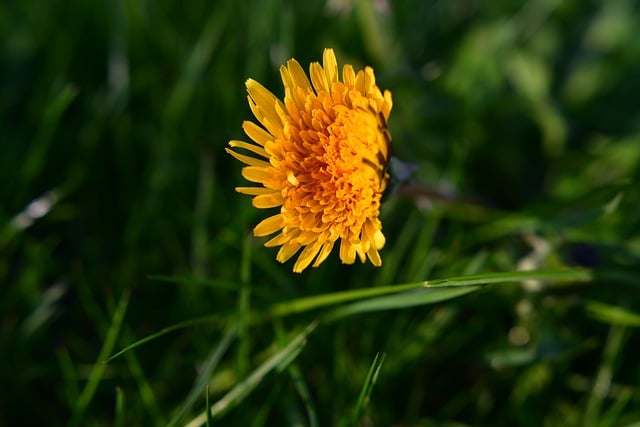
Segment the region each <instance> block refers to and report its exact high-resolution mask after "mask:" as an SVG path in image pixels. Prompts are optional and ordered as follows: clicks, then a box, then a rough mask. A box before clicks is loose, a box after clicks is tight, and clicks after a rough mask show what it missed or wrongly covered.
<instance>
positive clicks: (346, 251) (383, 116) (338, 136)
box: [226, 49, 392, 272]
mask: <svg viewBox="0 0 640 427" xmlns="http://www.w3.org/2000/svg"><path fill="white" fill-rule="evenodd" d="M280 75H281V76H282V82H283V84H284V90H285V94H284V100H283V101H281V100H279V99H278V98H276V96H275V95H273V94H272V93H271V92H270V91H269V90H267V89H266V88H264V87H263V86H262V85H260V83H258V82H256V81H254V80H251V79H249V80H247V82H246V86H247V91H248V93H249V96H248V99H249V106H250V107H251V111H252V112H253V114H254V115H255V117H256V119H257V120H258V121H259V122H260V124H261V126H260V125H257V124H255V123H253V122H249V121H245V122H244V123H243V126H242V127H243V129H244V131H245V133H246V134H247V136H248V137H249V138H250V139H251V140H252V141H253V142H251V143H247V142H243V141H230V142H229V145H230V147H231V148H227V149H226V150H227V152H228V153H229V154H231V155H232V156H233V157H235V158H236V159H238V160H240V161H241V162H243V163H245V164H246V166H245V167H244V168H243V169H242V176H243V177H244V178H245V179H247V180H248V181H251V182H254V183H257V184H260V185H261V186H259V187H238V188H236V190H237V191H238V192H240V193H243V194H249V195H252V196H254V198H253V205H254V206H255V207H257V208H278V207H279V208H280V211H279V213H277V214H276V215H273V216H270V217H268V218H266V219H264V220H263V221H262V222H260V223H259V224H258V225H257V226H256V227H255V228H254V230H253V232H254V234H255V235H256V236H267V235H270V234H274V233H278V234H277V235H276V236H275V237H273V238H272V239H271V240H269V241H267V242H266V243H265V246H280V250H279V252H278V254H277V260H278V261H280V262H285V261H287V260H288V259H290V258H291V257H292V256H294V255H295V254H296V253H297V252H298V251H299V250H300V249H301V248H304V249H303V250H302V252H301V253H300V255H299V256H298V259H297V261H296V263H295V265H294V266H293V270H294V271H295V272H301V271H302V270H304V269H305V268H307V267H308V266H309V265H310V264H311V263H312V262H313V266H314V267H317V266H318V265H320V264H321V263H322V262H323V261H324V260H325V259H326V258H327V256H328V255H329V254H330V253H331V250H332V249H333V247H334V245H335V244H336V242H337V241H338V240H340V259H341V260H342V262H343V263H346V264H352V263H353V262H354V261H355V258H356V255H357V256H358V257H359V258H360V260H361V261H362V262H364V261H365V260H366V259H367V258H368V259H369V260H371V262H372V263H373V264H374V265H376V266H380V265H381V263H382V260H381V258H380V254H379V252H378V251H379V250H380V249H382V247H383V246H384V243H385V238H384V235H383V234H382V224H381V223H380V220H379V218H378V216H379V213H380V199H381V197H382V193H383V192H384V190H385V188H386V186H387V181H388V175H387V173H386V167H387V163H388V160H389V156H390V154H391V153H390V143H391V137H390V135H389V132H388V131H387V120H388V118H389V113H390V111H391V106H392V101H391V93H390V92H389V91H385V92H384V93H382V92H381V91H380V89H379V88H378V86H376V82H375V76H374V74H373V70H372V69H371V68H370V67H366V68H365V69H364V70H360V71H358V72H357V73H356V72H355V71H354V69H353V67H352V66H351V65H345V66H344V67H343V69H342V79H340V78H339V76H338V64H337V61H336V57H335V54H334V53H333V50H332V49H325V51H324V56H323V65H320V64H319V63H317V62H314V63H312V64H311V65H310V66H309V75H310V77H311V82H309V79H308V78H307V75H306V74H305V72H304V71H303V69H302V67H301V66H300V64H299V63H298V62H297V61H296V60H295V59H290V60H289V61H288V62H287V64H286V65H283V66H282V67H280ZM238 149H241V150H245V151H247V152H249V153H251V154H252V155H246V154H241V153H240V152H238Z"/></svg>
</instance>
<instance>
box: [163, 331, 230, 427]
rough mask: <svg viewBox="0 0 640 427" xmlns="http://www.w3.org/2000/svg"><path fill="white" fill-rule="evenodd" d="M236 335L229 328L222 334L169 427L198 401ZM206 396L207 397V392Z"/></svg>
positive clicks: (176, 422)
mask: <svg viewBox="0 0 640 427" xmlns="http://www.w3.org/2000/svg"><path fill="white" fill-rule="evenodd" d="M237 334H238V331H237V328H229V330H228V331H227V332H226V333H225V334H224V336H223V337H222V339H221V340H220V342H219V343H218V345H217V346H216V347H215V349H213V351H212V352H211V354H210V355H209V357H208V358H207V360H206V362H205V363H204V367H203V369H202V372H201V373H200V375H199V376H198V378H197V379H196V381H195V382H194V384H193V387H191V391H190V392H189V394H188V395H187V398H186V399H185V401H184V403H183V404H182V406H181V407H180V409H179V410H178V412H177V413H176V415H175V416H174V417H173V418H172V419H171V421H170V422H169V424H168V425H169V426H174V425H176V424H178V422H179V421H180V419H181V418H182V417H183V416H184V414H185V413H186V412H187V411H188V410H189V409H190V408H191V407H192V406H193V404H194V403H195V402H196V400H197V399H198V396H200V393H202V390H203V389H204V388H205V386H206V384H207V382H208V381H209V379H210V378H211V375H212V374H213V372H214V371H215V369H216V367H217V366H218V364H219V363H220V360H221V359H222V356H223V355H224V354H225V353H226V351H227V350H228V349H229V345H231V342H232V341H233V339H234V338H236V336H237ZM207 395H208V392H207Z"/></svg>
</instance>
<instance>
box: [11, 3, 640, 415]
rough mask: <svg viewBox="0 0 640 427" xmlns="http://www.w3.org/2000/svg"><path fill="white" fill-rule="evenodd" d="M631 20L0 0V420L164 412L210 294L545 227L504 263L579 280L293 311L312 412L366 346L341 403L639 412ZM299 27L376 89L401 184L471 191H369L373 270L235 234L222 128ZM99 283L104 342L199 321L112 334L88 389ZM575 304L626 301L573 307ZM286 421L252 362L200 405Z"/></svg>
mask: <svg viewBox="0 0 640 427" xmlns="http://www.w3.org/2000/svg"><path fill="white" fill-rule="evenodd" d="M639 25H640V11H639V8H638V6H636V2H635V1H633V0H607V1H595V0H592V1H579V2H571V1H562V0H539V1H529V2H523V1H515V0H493V1H486V2H483V1H472V0H466V1H465V0H452V1H421V0H397V1H391V0H389V1H384V0H382V1H375V2H369V1H366V0H361V1H355V2H351V1H348V0H343V1H340V0H335V1H330V2H324V1H320V0H312V1H305V2H302V1H301V2H296V1H285V0H282V1H258V0H256V1H250V0H236V1H204V0H193V1H190V2H185V3H181V2H170V1H164V0H161V1H144V0H131V1H125V0H112V1H101V2H92V1H79V0H67V1H44V2H36V1H6V2H3V3H2V5H1V6H0V69H1V71H0V72H1V78H0V79H1V80H0V119H1V120H2V122H1V125H0V197H1V198H0V357H1V359H0V381H1V383H0V384H2V387H1V388H0V390H1V391H0V425H7V426H9V425H50V426H56V425H66V424H67V423H68V422H70V420H72V421H73V423H75V424H76V425H86V426H109V425H114V424H118V423H119V424H120V425H127V426H129V425H158V426H162V425H166V424H167V423H168V421H169V420H170V419H172V417H174V416H175V415H176V412H177V410H178V409H179V408H180V407H181V405H182V404H183V403H184V401H185V399H186V396H187V394H188V392H189V390H190V387H191V386H192V384H193V382H194V381H195V379H196V378H197V375H198V369H200V368H201V364H202V362H203V360H205V358H206V357H207V356H208V354H209V353H210V352H211V351H212V349H214V348H215V347H216V346H217V345H218V343H219V342H220V339H221V337H222V332H223V328H224V325H225V324H228V323H230V322H232V319H234V316H235V314H236V312H240V311H242V310H251V311H259V310H262V309H264V308H266V307H268V306H269V305H270V304H273V303H277V302H280V301H285V300H289V299H293V298H300V297H303V296H308V295H312V294H318V293H328V292H334V291H339V290H344V289H357V288H364V287H370V286H378V285H392V284H396V283H407V282H412V281H418V280H425V279H431V278H446V277H454V276H461V275H465V274H474V273H479V272H500V271H507V272H508V271H515V270H517V269H518V268H520V267H522V265H521V262H522V260H523V258H524V257H526V256H528V255H529V254H530V252H531V250H532V247H531V242H537V244H538V247H539V248H540V247H542V246H545V245H546V246H545V247H546V249H548V250H547V251H546V252H545V251H544V250H543V251H542V252H541V253H540V256H539V257H538V258H537V259H536V260H534V262H532V263H531V264H530V266H531V267H535V268H541V269H543V268H558V267H567V266H572V267H575V266H578V267H580V266H581V267H587V268H593V269H594V272H595V273H594V274H595V279H594V281H593V282H592V283H590V284H587V285H576V286H570V285H567V286H564V287H561V288H558V287H555V286H546V287H544V286H543V288H542V290H532V288H530V287H529V288H527V287H526V286H522V285H519V284H514V285H511V286H502V287H487V288H485V289H483V290H482V291H480V292H476V293H473V294H471V295H468V296H464V297H461V298H458V299H455V300H452V301H448V302H443V303H440V304H438V305H434V306H423V307H416V308H407V309H402V310H397V311H387V312H379V313H373V314H362V315H357V316H353V317H349V318H346V319H344V320H341V321H337V322H335V323H329V324H322V325H320V326H319V328H318V329H317V330H316V331H314V333H313V334H312V335H311V336H310V337H309V339H308V343H307V346H306V347H305V349H304V350H303V352H302V354H301V355H300V356H299V359H298V360H297V362H296V365H295V366H296V368H297V369H298V370H299V372H300V374H301V377H302V381H303V383H304V384H305V385H306V389H307V390H308V391H309V392H310V395H311V402H312V405H313V409H312V412H313V413H315V414H316V415H317V418H318V420H319V425H322V426H327V425H329V426H330V425H338V424H340V423H342V422H346V421H345V420H347V419H348V415H349V414H350V411H351V410H352V408H353V406H354V405H355V402H356V401H357V398H358V393H359V390H360V387H361V386H362V384H363V382H364V378H365V376H366V373H367V370H368V368H369V366H370V363H371V361H372V360H373V358H374V356H375V354H376V353H377V352H384V353H385V354H386V359H385V363H384V365H383V367H382V369H381V371H380V375H379V378H378V382H377V384H376V385H375V387H374V389H373V394H372V396H371V401H370V403H369V406H368V408H367V415H366V417H364V418H363V419H361V420H360V422H359V425H362V426H367V425H375V426H390V425H397V426H413V425H420V426H431V425H451V426H453V425H485V426H499V425H502V426H513V425H523V426H541V425H547V426H565V425H566V426H586V425H592V426H622V425H629V424H630V423H632V422H635V421H638V420H639V419H640V388H639V386H638V384H639V383H640V367H639V365H638V358H639V357H640V342H639V339H640V336H639V335H638V332H637V329H636V328H637V326H638V325H639V324H640V322H638V321H637V319H636V320H635V323H634V321H633V319H635V318H630V317H628V315H630V314H633V313H640V294H639V289H640V288H639V285H640V271H639V267H638V265H639V263H640V233H639V230H640V208H639V207H640V192H639V191H638V182H639V181H640V78H639V77H640V41H639V39H638V29H639V28H640V27H639ZM325 47H333V48H334V49H335V51H336V53H337V56H338V60H339V61H340V63H345V62H348V63H352V64H354V65H355V66H356V67H357V68H361V67H363V66H365V65H371V66H373V67H374V69H375V71H376V76H377V81H378V84H379V86H380V87H381V88H383V89H389V90H390V91H392V93H393V99H394V108H393V110H392V114H391V119H390V122H389V126H390V130H391V133H392V135H393V150H394V154H395V155H396V156H397V157H399V158H400V159H403V160H407V161H411V162H413V163H415V164H416V165H417V166H418V168H419V169H418V172H417V173H416V175H415V179H416V181H417V182H419V183H420V184H421V185H429V186H433V185H438V186H441V187H444V188H453V189H455V190H456V191H457V193H458V194H459V195H460V197H461V198H462V199H464V200H472V201H473V202H466V201H462V202H455V203H443V202H439V201H437V200H436V201H432V204H431V205H430V206H427V205H426V204H425V200H424V198H422V197H418V196H416V195H415V194H412V196H410V197H404V198H398V197H396V198H394V197H391V198H390V199H389V201H388V202H387V203H386V204H385V207H384V209H383V214H382V220H383V224H384V231H385V235H386V237H387V246H386V247H385V249H384V250H383V251H382V257H383V267H382V268H381V269H375V268H374V267H372V266H371V265H370V264H366V265H359V264H358V265H355V266H342V265H340V263H339V259H338V257H337V255H336V254H332V256H331V257H329V259H328V260H327V261H326V262H325V263H324V264H323V265H322V266H321V267H320V268H318V269H309V270H308V271H306V272H304V273H303V274H302V275H296V274H293V273H292V272H291V268H292V263H288V264H285V265H279V264H278V263H277V262H276V261H275V250H273V249H268V248H263V247H262V240H257V239H252V238H251V237H249V236H250V230H251V228H252V227H253V226H254V225H255V224H256V223H257V222H258V221H259V220H260V219H261V218H263V217H265V216H266V215H268V213H267V212H263V211H257V210H256V209H254V208H252V207H251V203H250V198H249V197H247V196H242V195H239V194H237V193H235V192H234V191H233V187H234V186H237V185H244V183H243V181H242V178H241V177H240V164H239V163H238V162H236V161H235V160H233V159H232V158H231V157H230V156H228V155H226V154H225V153H224V150H223V148H224V147H225V146H226V144H227V142H228V140H230V139H243V138H244V136H243V133H242V130H241V122H242V120H246V119H250V118H251V116H250V111H249V108H248V106H247V102H246V92H245V89H244V81H245V80H246V79H247V78H249V77H251V78H254V79H256V80H258V81H260V82H262V83H263V84H264V85H265V86H267V87H268V88H270V89H271V90H272V91H273V92H274V93H275V94H276V95H278V96H281V95H282V90H281V83H280V81H279V75H278V72H277V70H278V67H279V65H280V64H281V63H283V62H284V61H285V60H286V59H288V58H290V57H295V58H297V59H298V60H299V61H300V62H301V63H302V64H303V66H304V67H305V68H306V65H307V64H308V63H309V62H310V61H315V60H320V59H321V57H322V50H323V49H324V48H325ZM34 201H35V202H36V204H35V205H34V204H32V202H34ZM43 205H44V207H45V209H44V211H40V212H37V209H36V208H38V207H42V206H43ZM34 213H35V217H36V218H32V219H33V221H29V215H31V216H32V217H33V216H34ZM43 213H44V215H43V216H41V214H43ZM25 221H27V222H25ZM31 222H32V223H31ZM27 225H28V226H27ZM541 245H542V246H541ZM155 276H164V277H165V278H166V277H172V278H174V279H177V278H181V279H185V280H179V281H178V280H169V281H167V280H160V279H159V278H157V277H155ZM241 289H242V291H240V290H241ZM123 295H125V296H127V295H128V296H129V298H130V300H129V301H128V308H127V311H126V316H125V319H124V323H123V326H122V328H121V330H120V333H119V334H118V337H117V341H116V343H115V344H114V346H113V347H114V348H113V351H111V352H109V354H111V353H113V352H115V351H116V350H118V349H121V348H123V347H125V346H126V345H128V344H130V343H132V342H134V341H136V340H137V339H141V338H143V337H145V336H148V335H150V334H153V333H155V332H158V331H160V330H161V329H162V328H164V327H167V326H170V325H174V324H177V323H178V322H181V321H184V320H188V319H192V318H197V317H199V316H204V315H210V314H215V315H216V316H219V319H226V320H225V321H224V322H222V324H220V322H209V323H206V322H205V323H201V324H198V325H197V326H192V327H187V328H183V329H180V330H178V331H176V332H173V333H170V334H167V335H164V336H162V337H160V338H158V339H156V340H154V341H151V342H149V343H148V344H145V345H143V346H141V347H138V348H136V349H135V350H131V351H129V352H128V353H127V354H126V355H125V356H124V357H120V358H118V359H115V360H113V361H112V362H110V363H109V364H107V365H106V369H105V371H104V373H103V375H102V376H101V378H100V381H99V382H98V384H97V385H98V386H97V388H96V390H95V392H87V391H86V388H85V387H86V385H87V378H88V375H89V372H90V371H91V369H92V367H93V366H94V364H95V363H96V361H100V357H99V352H100V349H101V348H102V347H103V345H104V344H105V342H108V338H107V336H108V333H107V331H108V330H109V327H110V325H113V313H114V310H115V306H116V304H117V301H118V300H120V299H121V298H122V296H123ZM239 295H240V296H239ZM246 297H250V298H249V300H250V303H249V304H248V306H247V304H246V302H247V299H246ZM594 301H595V302H600V303H605V304H607V305H608V306H607V307H608V310H609V311H608V312H609V313H610V314H611V313H613V314H614V315H618V316H627V317H624V319H623V320H621V321H618V322H617V323H616V322H613V321H612V319H611V316H609V317H607V318H605V319H601V318H598V316H594V314H593V313H594V309H593V307H594V305H593V302H594ZM595 307H598V306H595ZM595 311H597V310H595ZM600 317H602V316H600ZM605 317H606V316H605ZM312 318H313V315H301V316H294V317H287V318H286V319H283V320H281V321H278V322H275V323H273V324H272V323H270V322H266V323H261V324H259V325H257V326H255V327H252V328H251V329H250V330H249V335H246V336H244V338H242V339H240V340H238V341H234V342H233V343H232V344H231V347H230V349H229V350H228V351H227V352H226V353H225V355H224V356H223V359H222V360H221V364H220V366H219V367H218V368H217V369H216V371H215V372H214V376H213V378H212V380H211V381H210V387H211V389H210V390H211V399H212V402H213V401H216V400H217V399H219V398H220V397H221V396H222V395H223V393H224V392H225V391H227V390H228V389H229V388H230V387H231V386H233V385H234V384H235V383H237V382H238V381H240V380H241V379H242V378H244V377H245V376H246V375H247V374H249V373H250V372H252V370H253V369H255V367H256V366H258V365H259V364H260V362H262V361H263V360H264V359H265V358H266V357H267V355H268V354H270V351H272V350H273V349H274V348H275V347H274V346H275V345H276V344H277V342H278V339H277V338H276V333H275V331H277V330H280V329H282V330H283V331H287V332H291V331H295V330H299V329H300V328H301V327H303V326H304V325H306V324H307V323H308V321H309V320H310V319H312ZM629 319H631V320H629ZM620 323H622V324H625V325H626V326H624V325H621V324H620ZM634 324H635V326H633V325H634ZM522 333H524V338H522V339H521V340H519V339H518V337H519V336H520V335H518V334H522ZM99 363H100V362H99ZM83 390H84V391H83ZM117 390H119V393H120V396H121V398H122V400H121V402H124V405H121V406H118V407H116V396H117V394H118V392H117ZM83 393H84V394H83ZM82 395H83V396H84V397H81V396H82ZM82 399H85V400H84V403H86V404H87V406H86V409H85V408H80V406H82V405H84V403H79V401H80V402H82V401H83V400H82ZM198 399H199V400H197V401H196V404H195V406H194V407H193V408H192V409H190V411H189V412H188V414H191V417H192V416H193V415H195V414H197V413H199V412H201V411H202V410H204V408H205V399H204V389H203V391H202V393H201V394H200V396H199V398H198ZM74 414H75V415H74ZM72 417H75V418H72ZM188 419H190V417H189V416H188V415H187V416H185V418H183V419H182V422H184V421H186V420H188ZM296 422H299V423H300V424H296ZM369 422H370V423H371V424H369ZM307 424H308V421H307V415H306V412H305V409H304V406H303V404H302V401H301V399H300V396H299V395H298V392H297V391H296V387H295V384H294V382H293V381H292V379H291V376H289V375H287V374H286V373H274V374H270V375H269V376H268V377H267V378H265V379H264V381H263V382H262V383H261V384H260V385H259V386H258V388H257V389H256V390H255V391H254V392H253V393H252V394H250V395H249V396H248V397H247V398H246V399H245V400H243V401H242V402H241V403H240V405H239V407H236V408H235V409H232V410H231V411H229V412H228V413H227V414H225V416H224V417H223V418H222V420H221V421H218V424H214V425H230V426H261V425H269V426H273V425H307Z"/></svg>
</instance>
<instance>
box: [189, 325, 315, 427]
mask: <svg viewBox="0 0 640 427" xmlns="http://www.w3.org/2000/svg"><path fill="white" fill-rule="evenodd" d="M315 327H316V323H315V322H314V323H311V324H310V325H309V326H307V327H306V328H305V329H304V330H303V331H302V332H301V333H300V334H298V335H297V336H295V337H294V338H293V339H292V340H291V341H290V342H289V343H288V344H287V346H286V347H284V348H282V349H281V350H280V351H278V352H277V353H276V354H274V355H273V356H271V357H270V358H269V359H267V360H266V361H265V362H264V363H262V365H260V366H259V367H258V368H257V369H255V370H254V371H253V372H252V373H251V374H249V376H248V377H247V378H246V379H245V380H244V381H242V382H241V383H239V384H237V385H236V386H235V387H233V388H232V389H231V390H230V391H229V392H228V393H227V394H225V395H224V396H223V397H222V398H221V399H220V400H218V401H217V402H216V403H214V404H213V405H212V406H211V407H209V409H208V410H207V411H205V412H203V413H201V414H200V415H198V416H197V417H196V418H194V419H193V420H192V421H191V422H189V423H188V424H187V427H199V426H201V425H202V424H204V423H205V422H206V419H207V414H206V412H210V414H211V417H212V418H216V417H219V416H220V415H222V414H224V413H225V412H226V411H228V410H229V409H231V408H232V407H234V406H236V405H238V404H239V403H240V402H242V401H243V400H244V399H245V398H246V397H247V396H248V395H249V394H250V393H251V392H252V391H253V389H255V388H256V387H257V386H258V384H260V382H261V381H262V380H263V378H264V377H265V376H266V375H267V374H268V373H270V372H271V371H273V370H276V369H284V368H285V367H286V366H284V362H285V361H287V363H291V362H292V361H293V358H292V357H291V355H292V354H296V353H298V352H299V351H300V350H301V349H302V347H303V346H304V344H305V342H306V338H307V336H308V335H309V334H310V333H311V332H312V331H313V330H314V329H315Z"/></svg>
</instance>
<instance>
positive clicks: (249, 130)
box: [242, 120, 273, 146]
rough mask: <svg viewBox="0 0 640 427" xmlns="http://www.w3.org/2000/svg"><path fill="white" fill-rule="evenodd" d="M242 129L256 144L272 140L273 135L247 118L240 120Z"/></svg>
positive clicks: (263, 143)
mask: <svg viewBox="0 0 640 427" xmlns="http://www.w3.org/2000/svg"><path fill="white" fill-rule="evenodd" d="M242 129H243V130H244V133H246V134H247V136H248V137H249V138H251V139H252V140H253V141H254V142H255V143H256V144H259V145H262V146H264V145H265V144H266V143H267V142H269V141H273V135H271V134H270V133H269V132H267V131H266V130H264V129H262V128H261V127H260V126H258V125H257V124H255V123H253V122H250V121H248V120H245V121H244V122H242Z"/></svg>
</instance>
